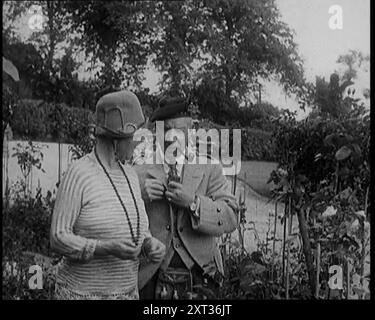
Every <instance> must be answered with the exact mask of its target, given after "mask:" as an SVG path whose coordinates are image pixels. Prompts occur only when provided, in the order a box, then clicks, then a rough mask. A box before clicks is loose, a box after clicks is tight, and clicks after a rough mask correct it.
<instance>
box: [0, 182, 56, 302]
mask: <svg viewBox="0 0 375 320" xmlns="http://www.w3.org/2000/svg"><path fill="white" fill-rule="evenodd" d="M23 184H24V182H23V181H20V182H18V183H16V184H15V185H14V186H13V188H12V192H11V196H12V199H11V205H10V206H5V207H4V210H3V220H2V223H3V237H2V249H3V250H2V251H3V255H2V257H3V259H2V269H3V295H2V297H3V299H16V300H20V299H51V298H52V294H53V291H54V283H55V273H56V264H57V262H58V259H57V258H55V257H54V256H53V255H52V254H51V252H50V247H49V230H50V224H51V221H50V219H51V215H52V209H53V206H54V199H53V197H52V194H51V193H50V192H48V193H47V196H46V197H43V196H42V193H41V189H39V190H37V194H36V196H35V197H34V198H33V197H29V196H27V197H25V196H24V195H23V193H22V192H20V191H21V190H23V189H24V186H23ZM49 257H51V258H49ZM35 264H37V265H39V266H41V267H42V270H43V283H44V287H43V290H30V289H29V286H28V280H29V278H30V274H29V267H30V266H32V265H35Z"/></svg>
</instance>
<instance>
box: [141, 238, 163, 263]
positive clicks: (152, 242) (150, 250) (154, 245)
mask: <svg viewBox="0 0 375 320" xmlns="http://www.w3.org/2000/svg"><path fill="white" fill-rule="evenodd" d="M142 248H143V250H144V251H145V254H146V256H147V257H148V258H149V259H150V260H151V261H152V262H155V263H158V262H161V261H162V260H163V258H164V256H165V245H164V244H163V243H162V242H161V241H160V240H158V239H156V238H154V237H151V238H146V239H145V240H144V241H143V247H142Z"/></svg>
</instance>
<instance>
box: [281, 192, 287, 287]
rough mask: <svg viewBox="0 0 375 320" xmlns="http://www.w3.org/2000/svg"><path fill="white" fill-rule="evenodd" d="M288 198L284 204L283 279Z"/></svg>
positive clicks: (283, 274) (283, 277)
mask: <svg viewBox="0 0 375 320" xmlns="http://www.w3.org/2000/svg"><path fill="white" fill-rule="evenodd" d="M287 201H288V200H287V199H285V205H284V230H283V273H282V279H283V281H284V280H285V244H286V218H287V210H288V203H287Z"/></svg>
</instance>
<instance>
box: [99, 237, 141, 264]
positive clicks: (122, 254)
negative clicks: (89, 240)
mask: <svg viewBox="0 0 375 320" xmlns="http://www.w3.org/2000/svg"><path fill="white" fill-rule="evenodd" d="M141 248H142V246H135V244H134V243H132V242H130V241H127V240H107V241H100V242H99V247H98V248H97V251H98V254H99V255H104V253H107V254H111V255H114V256H115V257H117V258H119V259H122V260H137V259H138V256H139V254H140V253H141ZM100 253H102V254H100Z"/></svg>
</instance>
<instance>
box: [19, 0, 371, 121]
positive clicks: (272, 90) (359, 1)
mask: <svg viewBox="0 0 375 320" xmlns="http://www.w3.org/2000/svg"><path fill="white" fill-rule="evenodd" d="M260 1H261V0H260ZM275 1H276V5H277V6H278V8H279V10H280V13H281V17H282V20H283V21H284V22H286V23H287V24H288V25H289V26H290V27H291V28H292V29H293V30H294V31H295V42H296V43H297V45H298V51H299V53H300V55H301V57H302V58H303V60H304V67H305V73H306V79H307V80H308V81H310V82H315V77H316V76H324V77H325V78H326V79H327V80H328V79H329V76H330V74H331V73H333V72H334V71H336V70H338V69H339V65H338V64H336V60H337V58H338V57H339V55H342V54H346V53H348V52H349V50H351V49H352V50H358V51H360V52H362V53H363V54H365V55H368V54H370V0H275ZM333 5H339V6H340V7H341V8H342V14H343V25H342V29H336V30H332V29H330V27H329V23H328V22H329V19H330V18H331V16H332V13H329V9H330V7H331V6H333ZM19 30H20V32H21V33H22V34H23V35H24V36H28V35H29V34H30V29H29V28H28V27H27V19H24V20H23V21H20V28H19ZM159 78H160V75H159V74H158V73H156V72H155V70H153V69H152V68H151V69H150V70H149V71H147V72H146V80H145V82H144V86H146V87H149V88H150V91H151V92H154V91H156V85H157V83H158V80H159ZM369 86H370V73H369V72H359V74H358V79H357V81H356V83H355V85H354V87H355V88H356V89H357V90H356V92H357V94H358V95H362V91H363V89H364V88H369ZM262 91H263V92H262V99H263V100H266V101H268V102H270V103H272V104H274V105H275V106H278V107H281V108H288V109H291V110H295V111H297V112H298V116H299V118H302V117H304V116H306V113H304V112H302V111H301V110H300V109H299V107H298V103H297V101H296V100H295V99H294V98H293V97H288V96H286V94H285V93H284V91H283V89H282V88H281V87H280V86H279V85H278V84H277V83H275V82H270V83H265V84H264V85H263V90H262ZM367 104H369V101H367Z"/></svg>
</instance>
